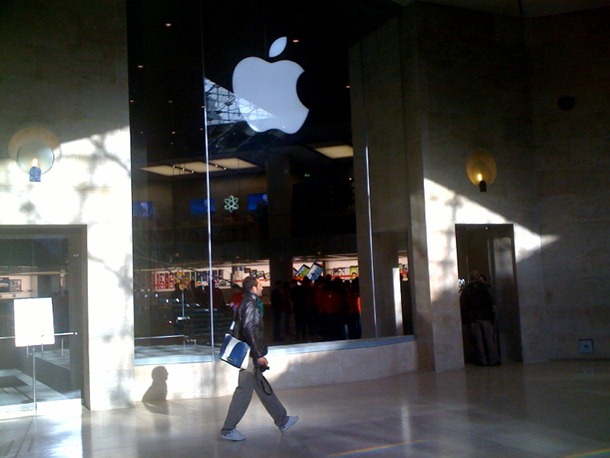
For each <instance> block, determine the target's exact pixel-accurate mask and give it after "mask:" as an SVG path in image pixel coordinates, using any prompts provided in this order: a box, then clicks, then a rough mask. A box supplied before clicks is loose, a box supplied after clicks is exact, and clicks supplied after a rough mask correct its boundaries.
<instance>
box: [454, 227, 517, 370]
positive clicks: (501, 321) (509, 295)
mask: <svg viewBox="0 0 610 458" xmlns="http://www.w3.org/2000/svg"><path fill="white" fill-rule="evenodd" d="M455 234H456V242H457V258H458V276H459V278H460V279H465V280H466V281H468V273H469V272H470V271H472V270H478V271H479V272H481V273H482V274H484V275H485V276H486V277H487V281H488V282H489V284H490V286H491V288H492V290H493V293H494V296H495V298H496V305H497V308H498V311H497V322H496V335H497V337H498V348H499V350H500V356H501V359H502V360H503V361H523V353H522V349H521V329H520V325H519V302H518V294H517V291H518V290H517V281H516V262H515V248H514V246H515V244H514V240H515V236H514V230H513V225H512V224H456V226H455ZM463 339H464V360H465V362H467V363H469V362H473V360H474V358H473V353H472V348H471V346H470V339H469V336H468V333H467V330H466V329H463Z"/></svg>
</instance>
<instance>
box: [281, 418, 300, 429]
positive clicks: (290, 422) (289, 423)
mask: <svg viewBox="0 0 610 458" xmlns="http://www.w3.org/2000/svg"><path fill="white" fill-rule="evenodd" d="M298 420H299V417H297V416H296V415H295V416H293V417H288V421H287V422H286V424H285V425H284V426H280V427H279V428H280V432H282V433H285V432H286V431H288V430H289V429H290V428H292V427H293V426H294V424H295V423H296V422H297V421H298Z"/></svg>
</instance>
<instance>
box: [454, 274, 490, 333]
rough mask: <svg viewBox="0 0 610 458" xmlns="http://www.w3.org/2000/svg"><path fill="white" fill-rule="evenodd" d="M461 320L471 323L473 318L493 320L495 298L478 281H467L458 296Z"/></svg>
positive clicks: (486, 287) (488, 289)
mask: <svg viewBox="0 0 610 458" xmlns="http://www.w3.org/2000/svg"><path fill="white" fill-rule="evenodd" d="M460 305H461V309H462V322H463V323H466V324H468V323H471V322H472V321H474V320H487V321H492V322H493V321H494V320H495V310H494V305H495V299H494V297H493V294H492V293H491V289H490V288H489V286H487V285H486V284H484V283H481V282H479V281H477V282H473V283H468V284H467V285H466V286H465V287H464V290H463V291H462V294H461V296H460Z"/></svg>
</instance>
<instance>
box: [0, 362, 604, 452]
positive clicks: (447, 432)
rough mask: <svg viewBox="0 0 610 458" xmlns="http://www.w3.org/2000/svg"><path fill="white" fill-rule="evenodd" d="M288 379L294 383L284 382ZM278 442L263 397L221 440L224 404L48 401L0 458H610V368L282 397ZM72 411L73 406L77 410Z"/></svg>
mask: <svg viewBox="0 0 610 458" xmlns="http://www.w3.org/2000/svg"><path fill="white" fill-rule="evenodd" d="M286 376H289V375H286ZM277 394H278V396H279V397H280V399H281V400H282V401H283V403H284V404H285V406H286V408H287V409H288V412H289V414H291V415H299V416H300V420H299V422H298V423H297V424H296V425H295V426H294V427H293V428H292V429H291V430H290V431H288V432H286V433H284V434H282V433H280V432H279V431H278V429H277V428H276V427H275V426H274V425H273V423H272V421H271V419H270V418H269V416H268V415H267V413H266V412H265V410H264V409H263V407H262V406H261V404H260V402H259V401H258V399H256V398H255V400H253V402H252V404H251V406H250V409H249V410H248V412H247V413H246V416H245V417H244V419H243V420H242V422H241V423H240V425H239V429H240V431H241V432H242V433H244V434H245V435H246V437H247V439H246V440H245V441H243V442H235V443H233V442H227V441H224V440H222V439H220V438H219V429H220V426H221V424H222V421H223V419H224V416H225V414H226V411H227V408H228V404H229V401H230V398H229V397H223V398H216V399H193V400H180V401H161V402H157V403H155V404H143V403H138V404H137V405H136V406H135V407H134V408H128V409H119V410H113V411H106V412H89V411H87V410H86V409H82V408H80V407H79V406H77V408H74V407H72V408H63V407H62V406H61V404H57V405H55V406H53V405H51V404H49V405H45V404H44V403H41V405H40V408H39V410H38V415H36V416H22V417H19V418H9V417H6V416H4V417H3V419H2V420H0V457H45V458H46V457H81V456H85V457H108V458H110V457H112V458H117V457H121V458H130V457H146V458H148V457H231V458H233V457H249V458H250V457H371V456H383V457H405V456H409V457H585V456H587V457H589V456H595V457H600V456H608V457H610V362H608V361H589V362H587V361H580V362H577V361H565V362H563V361H562V362H546V363H539V364H530V365H522V364H515V363H513V364H505V365H503V366H500V367H474V366H467V367H466V368H465V369H464V370H458V371H451V372H444V373H432V372H421V373H410V374H404V375H400V376H395V377H391V378H385V379H382V380H375V381H367V382H357V383H349V384H344V385H332V386H316V387H310V388H299V389H290V390H278V391H277ZM73 406H74V404H73Z"/></svg>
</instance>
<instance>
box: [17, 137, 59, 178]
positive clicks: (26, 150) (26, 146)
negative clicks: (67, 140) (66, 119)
mask: <svg viewBox="0 0 610 458" xmlns="http://www.w3.org/2000/svg"><path fill="white" fill-rule="evenodd" d="M60 146H61V144H60V142H59V140H58V138H57V137H56V136H55V135H53V133H51V132H50V131H48V130H47V129H45V128H43V127H26V128H25V129H21V130H19V131H18V132H16V133H15V134H14V135H13V136H12V137H11V139H10V141H9V143H8V154H9V157H11V158H12V159H14V160H15V162H16V163H17V165H18V166H19V168H20V169H21V170H23V171H24V172H26V173H29V174H30V181H40V175H41V174H44V173H47V172H48V171H49V170H51V167H53V164H54V163H55V160H56V159H57V158H58V157H59V155H60V153H61V148H60Z"/></svg>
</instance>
